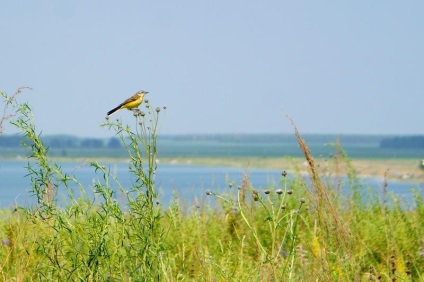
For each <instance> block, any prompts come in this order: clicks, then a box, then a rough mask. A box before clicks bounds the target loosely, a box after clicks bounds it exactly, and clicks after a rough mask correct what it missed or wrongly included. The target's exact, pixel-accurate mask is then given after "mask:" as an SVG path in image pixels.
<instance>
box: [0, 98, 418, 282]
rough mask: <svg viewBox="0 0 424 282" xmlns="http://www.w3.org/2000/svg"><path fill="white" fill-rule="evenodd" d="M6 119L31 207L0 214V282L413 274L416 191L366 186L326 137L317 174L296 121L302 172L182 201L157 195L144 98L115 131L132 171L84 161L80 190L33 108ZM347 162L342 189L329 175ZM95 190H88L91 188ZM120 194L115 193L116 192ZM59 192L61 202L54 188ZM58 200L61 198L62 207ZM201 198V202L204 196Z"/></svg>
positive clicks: (152, 128) (153, 126)
mask: <svg viewBox="0 0 424 282" xmlns="http://www.w3.org/2000/svg"><path fill="white" fill-rule="evenodd" d="M13 105H14V107H15V108H16V110H17V111H18V114H19V115H18V117H17V119H15V120H14V121H13V124H14V125H16V126H17V127H18V128H19V129H20V130H21V131H22V133H23V134H24V135H25V137H26V140H27V141H26V142H25V143H24V144H23V145H24V146H26V147H27V148H28V150H29V151H30V152H31V158H30V160H29V162H28V177H29V179H30V181H31V184H32V189H33V191H32V193H33V194H34V195H35V197H36V198H37V200H38V204H37V205H36V206H34V207H31V208H21V207H16V209H14V210H13V211H7V210H3V211H2V214H1V218H2V221H1V225H2V226H1V228H2V229H1V231H0V234H1V238H4V239H3V243H2V247H1V248H0V264H1V268H0V277H1V280H3V281H31V280H41V281H59V280H60V281H77V280H80V281H317V280H318V281H363V280H371V281H372V280H374V281H376V280H381V281H394V280H410V281H416V280H420V279H421V280H422V279H423V278H424V277H423V272H422V269H424V226H423V225H422V222H423V220H424V199H423V197H422V195H420V194H418V193H416V194H414V195H415V202H414V203H412V204H413V208H407V207H405V205H402V204H401V201H400V200H399V199H396V198H395V197H393V196H392V195H389V194H387V192H386V191H385V186H384V185H383V187H382V188H381V193H380V194H379V195H378V196H372V195H371V194H369V195H364V193H363V189H362V187H361V185H360V182H359V180H358V179H357V177H356V175H355V170H354V168H352V167H351V165H350V162H349V160H348V159H347V157H346V156H345V154H344V153H343V151H342V150H341V149H340V148H339V146H337V145H336V146H335V154H334V158H333V159H332V160H333V162H332V163H331V166H330V167H329V170H327V174H328V173H329V174H330V177H327V178H323V176H322V174H321V172H320V171H319V169H318V168H317V166H316V165H315V162H314V159H313V157H312V156H311V154H310V152H309V150H308V147H307V144H306V143H305V142H304V141H303V139H302V137H301V136H300V134H299V132H298V131H297V128H296V126H295V125H294V124H293V125H294V128H295V135H296V137H297V138H298V141H299V145H300V148H301V150H302V152H303V153H304V155H305V160H306V161H307V163H308V164H309V170H310V179H311V181H310V182H309V181H305V180H304V177H303V176H301V175H300V174H295V175H294V176H293V177H291V178H289V177H288V176H287V174H286V172H284V171H283V172H282V176H281V181H280V183H279V184H278V185H275V186H274V187H270V188H269V189H266V190H257V189H255V188H254V187H251V185H250V183H249V175H248V173H246V175H245V177H244V180H243V181H242V183H229V186H228V188H227V192H226V193H222V194H217V193H215V192H214V191H208V192H207V193H206V195H205V197H210V198H213V199H214V200H215V201H213V202H214V204H207V203H208V201H204V202H202V204H199V205H195V206H193V207H183V206H181V205H180V204H179V202H178V198H175V201H173V202H172V203H171V204H170V206H169V207H166V208H163V207H161V206H160V204H158V202H157V197H158V195H157V191H156V190H155V183H154V180H155V172H156V169H157V166H156V154H157V147H156V135H157V129H158V118H159V114H160V111H161V109H159V108H156V109H155V110H152V107H151V106H150V104H149V103H148V102H147V103H146V106H145V108H143V109H144V110H145V112H142V111H134V115H135V121H136V125H135V127H134V129H132V128H130V127H128V126H124V125H122V124H121V123H120V122H119V121H116V122H111V121H108V120H107V121H106V122H105V124H104V125H103V126H105V127H108V128H111V129H112V130H114V131H115V132H117V134H118V136H119V138H120V139H121V142H122V143H123V144H124V146H125V148H126V149H127V153H128V155H129V157H130V160H131V163H130V165H129V170H130V171H131V172H132V174H133V175H134V183H133V185H132V186H131V187H122V186H121V185H120V184H119V179H116V178H114V177H113V176H112V175H111V174H110V173H109V171H108V169H107V168H105V167H103V166H102V165H101V164H98V163H92V164H91V166H92V167H93V170H94V171H95V172H96V173H97V176H98V180H97V181H95V182H94V183H93V184H92V187H83V186H82V185H81V184H80V183H79V182H78V180H77V179H75V178H74V177H73V176H72V175H66V174H64V173H63V172H62V170H61V168H60V166H59V165H57V164H55V163H52V162H51V161H50V160H49V158H48V149H47V148H45V146H44V145H43V143H42V141H41V139H40V136H39V135H38V134H37V133H36V131H35V126H34V124H33V120H32V113H31V109H30V108H29V107H28V105H26V104H17V103H16V102H15V103H14V104H13ZM340 166H345V167H346V168H347V171H349V175H348V176H349V186H350V190H351V191H350V193H349V194H348V195H347V194H342V193H341V192H340V183H339V182H337V181H334V179H337V178H333V177H331V173H332V172H335V171H338V170H339V168H340ZM90 189H91V190H93V191H94V195H95V199H93V198H92V197H91V196H89V193H87V191H88V190H90ZM119 190H120V191H121V192H123V193H124V195H126V198H125V199H121V198H119V197H117V193H116V192H117V191H119ZM64 191H65V192H66V195H67V199H66V201H63V199H62V200H61V201H59V199H58V197H57V195H58V193H59V192H61V193H63V192H64ZM64 203H65V204H64ZM209 203H210V201H209Z"/></svg>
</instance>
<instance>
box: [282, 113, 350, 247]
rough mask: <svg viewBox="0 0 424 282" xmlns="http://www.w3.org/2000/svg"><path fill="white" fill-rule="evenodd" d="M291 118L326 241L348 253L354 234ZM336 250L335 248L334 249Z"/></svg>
mask: <svg viewBox="0 0 424 282" xmlns="http://www.w3.org/2000/svg"><path fill="white" fill-rule="evenodd" d="M287 118H288V119H289V120H290V122H291V124H292V126H293V128H294V131H295V136H296V138H297V141H298V143H299V146H300V149H301V150H302V152H303V155H304V157H305V159H306V161H307V162H308V168H309V174H310V177H311V184H312V185H311V186H312V189H313V190H312V191H311V192H312V200H313V205H314V206H315V208H316V212H317V216H318V222H319V226H320V227H321V228H322V229H323V230H324V231H325V233H324V234H322V235H324V236H326V237H327V238H328V239H330V240H325V241H326V242H331V241H333V242H335V243H336V244H335V247H336V249H338V251H340V252H342V253H344V254H345V255H348V254H349V253H350V249H351V246H352V239H353V238H352V236H351V233H350V232H349V228H348V226H346V225H345V224H343V222H342V219H341V217H340V215H339V212H338V211H337V209H336V207H335V205H334V203H333V201H332V200H331V198H330V196H329V193H328V191H327V187H326V186H325V184H324V183H323V182H322V181H321V179H320V176H319V173H318V170H317V166H316V165H315V161H314V158H313V157H312V154H311V152H310V151H309V148H308V146H307V144H306V142H305V140H304V139H303V138H302V136H301V135H300V133H299V130H298V128H297V126H296V124H295V123H294V121H293V120H292V119H291V118H290V117H289V116H287ZM334 251H335V250H334Z"/></svg>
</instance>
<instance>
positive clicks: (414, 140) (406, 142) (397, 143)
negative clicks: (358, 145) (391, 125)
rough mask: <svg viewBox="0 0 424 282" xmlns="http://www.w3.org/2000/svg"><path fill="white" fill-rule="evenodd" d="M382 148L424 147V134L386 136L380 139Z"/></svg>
mask: <svg viewBox="0 0 424 282" xmlns="http://www.w3.org/2000/svg"><path fill="white" fill-rule="evenodd" d="M380 148H387V149H424V136H402V137H393V138H385V139H382V140H381V141H380Z"/></svg>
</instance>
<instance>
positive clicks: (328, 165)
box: [160, 158, 424, 182]
mask: <svg viewBox="0 0 424 282" xmlns="http://www.w3.org/2000/svg"><path fill="white" fill-rule="evenodd" d="M160 161H161V162H162V163H171V164H200V165H213V166H233V167H246V168H249V167H250V168H272V169H281V170H282V171H283V170H287V171H299V172H301V173H307V172H308V164H307V162H306V161H305V159H303V158H173V159H171V158H166V159H160ZM315 162H316V167H317V168H318V170H319V172H320V173H331V174H333V175H346V174H347V172H348V171H349V170H352V169H353V171H354V172H355V173H356V174H357V175H358V176H361V177H366V176H371V177H379V178H384V177H386V178H387V179H390V180H404V181H413V182H424V169H421V168H420V167H419V165H420V162H419V160H418V159H353V160H349V161H347V162H346V161H344V160H339V161H335V160H334V159H332V160H326V159H315Z"/></svg>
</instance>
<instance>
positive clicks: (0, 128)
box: [0, 86, 32, 135]
mask: <svg viewBox="0 0 424 282" xmlns="http://www.w3.org/2000/svg"><path fill="white" fill-rule="evenodd" d="M24 89H29V90H32V88H30V87H27V86H21V87H19V88H18V89H17V90H16V91H15V93H13V94H12V95H11V96H10V97H7V99H6V103H5V104H4V108H3V114H2V116H1V118H0V135H2V134H3V130H4V125H3V124H4V122H5V121H6V120H8V119H10V118H12V117H14V116H15V115H16V112H14V113H9V107H10V106H12V104H13V102H14V101H15V100H16V96H18V95H19V94H20V93H21V92H22V90H24ZM5 95H6V94H5Z"/></svg>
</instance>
